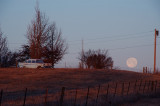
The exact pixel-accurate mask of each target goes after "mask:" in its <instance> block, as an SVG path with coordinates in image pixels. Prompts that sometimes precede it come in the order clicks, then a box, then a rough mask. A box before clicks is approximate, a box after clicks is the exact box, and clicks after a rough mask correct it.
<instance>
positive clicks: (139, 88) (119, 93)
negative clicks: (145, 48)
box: [0, 79, 160, 106]
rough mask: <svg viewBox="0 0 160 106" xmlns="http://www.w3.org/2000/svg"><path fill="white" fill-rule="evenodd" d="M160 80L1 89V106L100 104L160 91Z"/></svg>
mask: <svg viewBox="0 0 160 106" xmlns="http://www.w3.org/2000/svg"><path fill="white" fill-rule="evenodd" d="M159 90H160V81H157V80H156V81H155V80H154V81H151V80H148V81H147V80H142V79H141V80H136V81H132V82H109V83H106V84H102V85H98V86H94V87H91V86H90V87H88V88H81V89H67V88H65V87H62V89H61V90H59V91H52V89H46V90H37V91H32V90H29V89H27V88H26V89H25V90H24V91H16V92H5V91H4V90H1V93H0V106H13V105H14V106H22V105H23V106H36V105H38V106H41V105H42V106H44V105H45V106H48V105H49V106H50V105H54V106H63V105H65V106H66V105H67V106H77V105H78V106H79V105H80V106H81V105H82V106H87V105H92V106H97V105H102V106H103V105H107V104H108V105H111V104H116V103H118V104H119V103H123V102H124V101H127V100H129V98H132V99H133V98H135V97H137V96H138V95H151V94H156V93H159Z"/></svg>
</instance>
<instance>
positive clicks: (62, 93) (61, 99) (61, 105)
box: [60, 87, 65, 106]
mask: <svg viewBox="0 0 160 106" xmlns="http://www.w3.org/2000/svg"><path fill="white" fill-rule="evenodd" d="M64 92H65V87H62V91H61V97H60V106H63V98H64Z"/></svg>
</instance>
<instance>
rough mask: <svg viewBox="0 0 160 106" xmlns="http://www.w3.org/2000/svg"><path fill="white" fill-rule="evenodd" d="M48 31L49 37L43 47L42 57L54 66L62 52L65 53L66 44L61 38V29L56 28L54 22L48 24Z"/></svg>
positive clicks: (60, 57) (62, 54)
mask: <svg viewBox="0 0 160 106" xmlns="http://www.w3.org/2000/svg"><path fill="white" fill-rule="evenodd" d="M49 32H50V34H49V39H48V41H47V42H48V43H47V46H45V47H44V51H43V54H44V55H43V58H44V61H46V62H50V63H52V66H53V67H54V64H56V63H57V62H58V61H60V60H61V59H62V57H63V56H64V54H66V50H67V48H68V46H67V44H66V42H65V40H64V39H62V33H61V31H58V30H57V29H56V25H55V23H52V24H51V25H50V27H49ZM46 54H47V55H46Z"/></svg>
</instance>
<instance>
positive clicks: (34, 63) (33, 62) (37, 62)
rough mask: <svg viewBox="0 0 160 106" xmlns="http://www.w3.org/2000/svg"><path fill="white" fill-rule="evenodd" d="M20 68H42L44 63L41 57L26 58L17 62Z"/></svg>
mask: <svg viewBox="0 0 160 106" xmlns="http://www.w3.org/2000/svg"><path fill="white" fill-rule="evenodd" d="M18 67H20V68H44V67H45V63H44V62H43V60H41V59H28V60H26V61H25V62H19V63H18Z"/></svg>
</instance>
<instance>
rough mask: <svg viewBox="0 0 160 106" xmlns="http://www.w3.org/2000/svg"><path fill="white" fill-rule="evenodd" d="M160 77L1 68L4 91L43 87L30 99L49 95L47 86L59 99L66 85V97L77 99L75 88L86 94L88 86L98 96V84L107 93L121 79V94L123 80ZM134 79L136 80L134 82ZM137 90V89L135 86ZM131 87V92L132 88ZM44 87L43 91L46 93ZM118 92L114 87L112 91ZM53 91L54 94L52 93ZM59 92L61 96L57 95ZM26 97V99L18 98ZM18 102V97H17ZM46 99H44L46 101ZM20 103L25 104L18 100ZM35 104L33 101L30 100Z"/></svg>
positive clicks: (125, 81) (99, 71)
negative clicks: (38, 93)
mask: <svg viewBox="0 0 160 106" xmlns="http://www.w3.org/2000/svg"><path fill="white" fill-rule="evenodd" d="M141 79H143V81H149V80H160V78H159V76H157V75H152V74H142V73H137V72H131V71H124V70H112V71H110V70H80V69H21V68H1V69H0V89H3V90H4V92H12V93H13V92H19V91H24V90H25V88H28V90H30V91H33V92H34V91H39V92H40V94H42V95H40V96H38V97H36V99H35V97H34V96H36V95H37V94H35V95H32V96H30V97H28V98H27V99H28V100H29V101H28V103H30V102H34V103H35V102H37V100H38V101H42V100H41V99H42V98H44V96H45V90H46V89H48V92H50V93H49V94H48V97H52V98H48V101H50V100H53V94H54V99H55V100H57V101H58V99H59V95H60V91H61V88H62V87H66V92H65V96H67V97H66V99H68V100H70V99H73V96H74V95H75V89H78V90H77V91H78V96H77V98H79V99H80V98H83V99H84V98H85V97H84V94H85V96H86V94H87V88H88V86H89V87H90V88H91V90H90V98H92V97H96V94H97V89H98V85H101V86H104V88H101V92H100V94H101V95H103V94H104V93H106V86H107V84H110V87H111V88H115V83H118V84H119V85H118V86H117V88H118V90H117V94H118V93H119V95H120V94H121V89H120V88H121V85H120V83H123V82H124V83H125V86H128V85H127V84H128V82H131V86H134V82H135V81H136V80H138V81H140V80H141ZM132 82H133V84H132ZM131 90H132V91H134V89H133V88H132V89H131ZM131 90H130V93H132V91H131ZM42 91H43V93H42ZM110 92H114V90H112V91H110ZM52 93H53V94H52ZM55 95H57V96H55ZM18 101H22V100H18ZM13 102H15V101H13ZM10 103H12V101H10ZM42 103H43V102H42ZM17 104H22V102H18V103H17ZM30 104H32V103H30Z"/></svg>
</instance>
